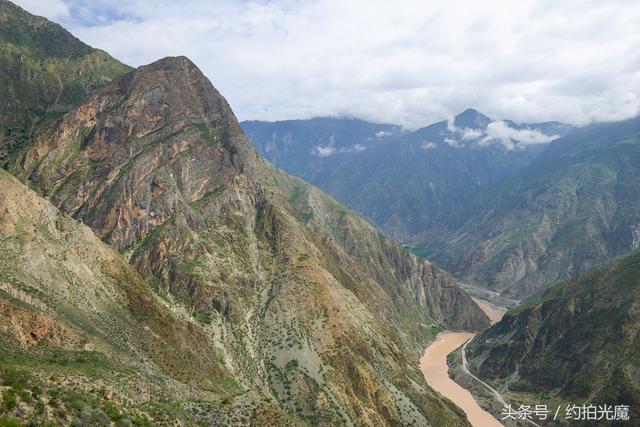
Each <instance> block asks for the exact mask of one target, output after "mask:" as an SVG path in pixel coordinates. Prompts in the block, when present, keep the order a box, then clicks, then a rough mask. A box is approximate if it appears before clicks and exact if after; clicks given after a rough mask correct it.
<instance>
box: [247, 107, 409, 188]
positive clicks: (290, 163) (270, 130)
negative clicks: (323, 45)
mask: <svg viewBox="0 0 640 427" xmlns="http://www.w3.org/2000/svg"><path fill="white" fill-rule="evenodd" d="M240 125H241V126H242V129H243V130H244V132H245V134H246V135H247V137H248V138H249V139H250V140H251V141H252V142H253V143H254V144H255V146H256V148H257V149H258V151H259V152H260V154H262V155H263V156H264V157H265V158H266V159H267V160H269V161H271V162H272V163H273V164H274V165H276V166H278V167H279V168H282V170H284V171H286V172H288V173H290V174H292V175H295V176H297V177H300V178H302V179H304V180H305V181H307V182H310V183H312V184H316V183H317V182H318V181H319V180H320V179H321V178H322V177H323V176H325V175H326V174H328V173H330V172H332V171H333V170H334V169H336V168H337V167H338V166H339V165H341V164H343V163H344V162H345V161H347V160H348V159H351V158H352V157H353V156H355V155H356V154H358V153H360V152H362V151H365V150H367V149H371V148H373V147H377V146H379V145H381V144H384V143H385V142H388V141H389V140H391V139H393V138H394V137H396V136H397V135H399V134H400V127H399V126H395V125H387V124H377V123H369V122H365V121H362V120H358V119H341V118H328V117H324V118H315V119H309V120H283V121H278V122H262V121H244V122H241V123H240Z"/></svg>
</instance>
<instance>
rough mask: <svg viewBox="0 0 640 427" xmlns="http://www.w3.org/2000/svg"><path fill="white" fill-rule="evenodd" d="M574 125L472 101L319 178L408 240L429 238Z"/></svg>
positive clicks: (455, 223)
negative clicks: (531, 119)
mask: <svg viewBox="0 0 640 427" xmlns="http://www.w3.org/2000/svg"><path fill="white" fill-rule="evenodd" d="M570 129H571V127H570V126H567V125H563V124H560V123H556V122H549V123H540V124H516V123H514V122H511V121H494V120H492V119H490V118H489V117H487V116H485V115H483V114H481V113H479V112H477V111H475V110H473V109H469V110H466V111H464V112H463V113H461V114H459V115H458V116H456V117H455V119H454V120H453V121H452V122H451V123H449V122H447V121H442V122H438V123H435V124H432V125H430V126H427V127H425V128H422V129H418V130H416V131H414V132H411V133H408V134H405V135H402V136H400V137H399V138H397V139H396V140H395V141H392V142H390V143H388V144H384V145H381V146H379V147H375V148H372V149H370V150H367V151H364V152H362V153H359V154H358V155H357V156H353V158H351V159H349V160H348V161H346V162H344V163H343V164H342V165H340V166H339V167H338V168H336V170H335V171H333V172H332V173H330V174H327V175H325V176H323V177H321V178H320V179H318V180H317V181H316V184H317V185H318V186H320V187H321V188H322V189H324V190H325V191H327V192H328V193H329V194H331V195H333V196H334V197H336V198H337V199H338V200H339V201H341V202H343V203H345V204H346V205H347V206H349V207H351V208H353V209H354V210H356V211H358V212H360V213H361V214H363V215H365V216H366V217H368V218H370V219H371V220H372V221H373V222H375V223H376V224H377V225H378V226H380V227H381V228H382V229H383V230H384V231H386V232H387V233H389V234H390V235H391V236H393V237H395V238H396V239H398V240H400V241H403V242H406V243H408V244H412V245H415V244H420V243H422V242H431V241H433V240H438V239H440V238H442V236H446V235H447V234H448V233H449V232H451V231H454V230H456V229H457V228H458V227H459V226H461V225H462V224H463V223H464V221H465V220H466V219H467V218H468V217H469V215H473V214H474V212H473V211H470V209H471V206H472V204H471V202H472V201H473V200H474V199H475V197H477V196H478V195H479V194H480V193H482V192H483V191H491V189H492V188H493V187H494V186H496V185H500V184H501V183H502V182H504V181H505V180H507V179H508V178H509V177H511V176H513V175H514V174H516V173H517V172H518V171H520V170H522V169H523V168H524V167H525V166H527V165H528V164H529V163H530V162H531V161H533V159H535V158H536V156H537V155H538V154H539V153H540V152H541V151H542V150H543V149H544V147H545V145H546V144H547V143H548V142H550V141H551V140H553V139H554V138H558V137H560V136H562V135H564V134H566V133H567V132H569V131H570Z"/></svg>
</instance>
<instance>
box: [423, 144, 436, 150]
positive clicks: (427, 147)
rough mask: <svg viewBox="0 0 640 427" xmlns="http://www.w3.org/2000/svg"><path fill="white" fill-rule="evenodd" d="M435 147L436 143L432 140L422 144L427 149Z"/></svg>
mask: <svg viewBox="0 0 640 427" xmlns="http://www.w3.org/2000/svg"><path fill="white" fill-rule="evenodd" d="M436 147H437V145H436V144H435V143H434V142H425V143H424V144H422V148H423V149H424V150H427V151H429V150H433V149H434V148H436Z"/></svg>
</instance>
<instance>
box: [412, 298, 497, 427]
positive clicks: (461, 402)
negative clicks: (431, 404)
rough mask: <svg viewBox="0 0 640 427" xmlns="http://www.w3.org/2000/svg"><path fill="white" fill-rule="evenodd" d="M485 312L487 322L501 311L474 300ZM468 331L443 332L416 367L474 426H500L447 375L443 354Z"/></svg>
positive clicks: (462, 340)
mask: <svg viewBox="0 0 640 427" xmlns="http://www.w3.org/2000/svg"><path fill="white" fill-rule="evenodd" d="M476 302H477V303H478V305H479V306H480V307H481V308H482V309H483V310H484V311H485V312H486V313H487V315H488V316H489V318H490V319H491V323H495V322H497V321H498V320H500V318H501V317H502V315H503V314H504V311H503V310H500V309H497V308H495V307H492V306H490V305H489V304H487V303H485V302H484V301H476ZM473 335H474V334H473V333H470V332H443V333H441V334H440V335H438V338H437V339H436V340H435V341H434V342H432V343H431V345H429V347H427V349H426V350H425V351H424V355H423V356H422V358H421V359H420V369H421V370H422V373H423V374H424V377H425V379H426V380H427V383H428V384H429V385H430V386H431V387H432V388H433V389H435V390H437V391H438V392H440V394H442V395H444V396H445V397H447V398H448V399H449V400H451V401H452V402H453V403H455V404H456V405H457V406H458V407H460V408H461V409H462V410H463V411H464V412H465V414H467V418H468V419H469V422H470V423H471V424H472V425H473V426H474V427H493V426H502V424H501V423H500V422H498V420H496V419H495V418H494V417H493V415H491V414H490V413H489V412H487V411H485V410H484V409H482V408H481V407H480V406H479V405H478V403H477V402H476V401H475V399H474V398H473V396H472V395H471V393H470V392H469V391H468V390H466V389H464V388H463V387H461V386H460V385H458V383H456V382H455V381H453V380H452V379H451V378H449V374H448V371H449V367H448V366H447V356H448V355H449V353H451V352H452V351H454V350H456V349H458V348H459V347H460V346H461V345H463V344H464V343H465V342H467V340H469V339H471V337H473Z"/></svg>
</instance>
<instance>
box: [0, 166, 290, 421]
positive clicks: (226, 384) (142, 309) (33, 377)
mask: <svg viewBox="0 0 640 427" xmlns="http://www.w3.org/2000/svg"><path fill="white" fill-rule="evenodd" d="M0 206H1V208H0V242H1V244H0V313H1V316H2V322H0V395H2V401H1V402H2V403H0V414H4V415H9V416H16V417H19V418H20V419H21V420H22V421H24V422H26V421H31V422H33V423H34V425H36V424H37V425H41V424H42V423H44V422H45V421H47V420H50V421H51V420H54V421H56V422H58V423H61V424H71V423H72V422H73V423H76V424H78V423H80V424H82V425H109V422H111V421H119V422H120V423H125V422H126V420H127V419H129V420H130V421H134V422H135V423H143V422H144V420H145V419H148V420H152V421H153V422H154V423H156V422H162V421H167V422H169V421H171V422H172V421H173V420H175V419H179V420H181V421H182V422H186V423H193V422H199V423H207V422H209V421H210V420H211V419H213V420H217V422H219V423H220V424H221V425H224V424H226V422H225V420H226V421H229V419H230V418H229V417H230V416H234V415H238V414H241V415H243V416H244V415H245V414H249V415H253V416H254V417H256V419H261V415H260V413H262V412H265V413H267V414H268V416H269V417H272V418H273V419H274V420H277V419H278V418H279V419H280V420H281V421H282V422H286V417H285V415H284V413H282V412H281V411H280V410H279V409H278V408H277V407H276V406H275V405H271V404H268V403H265V402H262V399H263V398H264V396H262V395H260V394H258V393H256V392H251V393H249V394H248V395H246V396H244V397H240V396H238V394H239V392H240V391H241V390H242V388H241V387H240V386H239V385H238V384H237V383H236V381H235V380H234V378H233V376H232V374H231V372H229V370H228V368H227V367H225V365H224V362H223V361H222V358H221V356H220V353H221V351H220V348H217V346H216V343H215V341H214V340H213V339H211V337H209V336H208V335H207V334H206V333H205V332H204V331H203V330H202V328H201V327H200V325H199V324H198V323H197V322H195V321H194V320H193V318H191V316H190V315H189V314H188V313H187V312H186V311H185V310H184V308H182V309H181V311H180V310H178V311H176V309H179V308H180V307H179V306H177V305H172V306H171V308H173V310H172V309H171V308H169V307H170V306H169V304H168V303H167V302H165V301H162V300H160V298H158V297H157V296H156V295H155V294H154V293H153V292H152V291H151V289H150V287H149V285H148V284H147V283H146V282H145V281H143V280H142V279H141V278H140V276H139V275H138V274H137V273H136V272H135V270H134V269H133V268H131V267H130V266H129V265H128V263H127V262H126V261H125V260H124V259H123V258H122V257H121V256H120V255H119V254H118V253H117V252H116V251H115V250H113V249H112V248H110V247H109V246H107V245H106V244H104V243H102V242H101V241H100V240H99V239H98V238H97V237H96V236H95V235H94V233H93V232H92V231H91V230H90V229H89V228H88V227H86V226H84V225H82V224H80V223H78V222H77V221H76V220H74V219H72V218H70V217H68V216H66V215H64V214H62V213H60V212H58V210H57V209H56V208H55V207H54V206H53V205H51V204H50V203H49V202H47V201H45V200H44V199H42V198H40V197H39V196H38V195H37V194H36V193H34V192H33V191H31V190H29V189H28V188H26V187H25V186H24V185H23V184H22V183H20V182H19V181H18V180H16V179H15V178H14V177H12V176H10V175H9V174H7V173H6V172H4V171H0ZM176 313H182V314H181V315H178V314H176ZM234 396H237V397H234ZM225 399H227V400H225ZM223 400H224V401H228V402H229V403H228V404H227V405H226V406H225V405H224V404H223V403H222V402H223ZM203 401H207V402H209V403H202V402H203ZM236 406H237V408H235V409H234V407H236ZM194 408H196V409H198V410H196V409H194ZM0 417H1V416H0Z"/></svg>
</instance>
